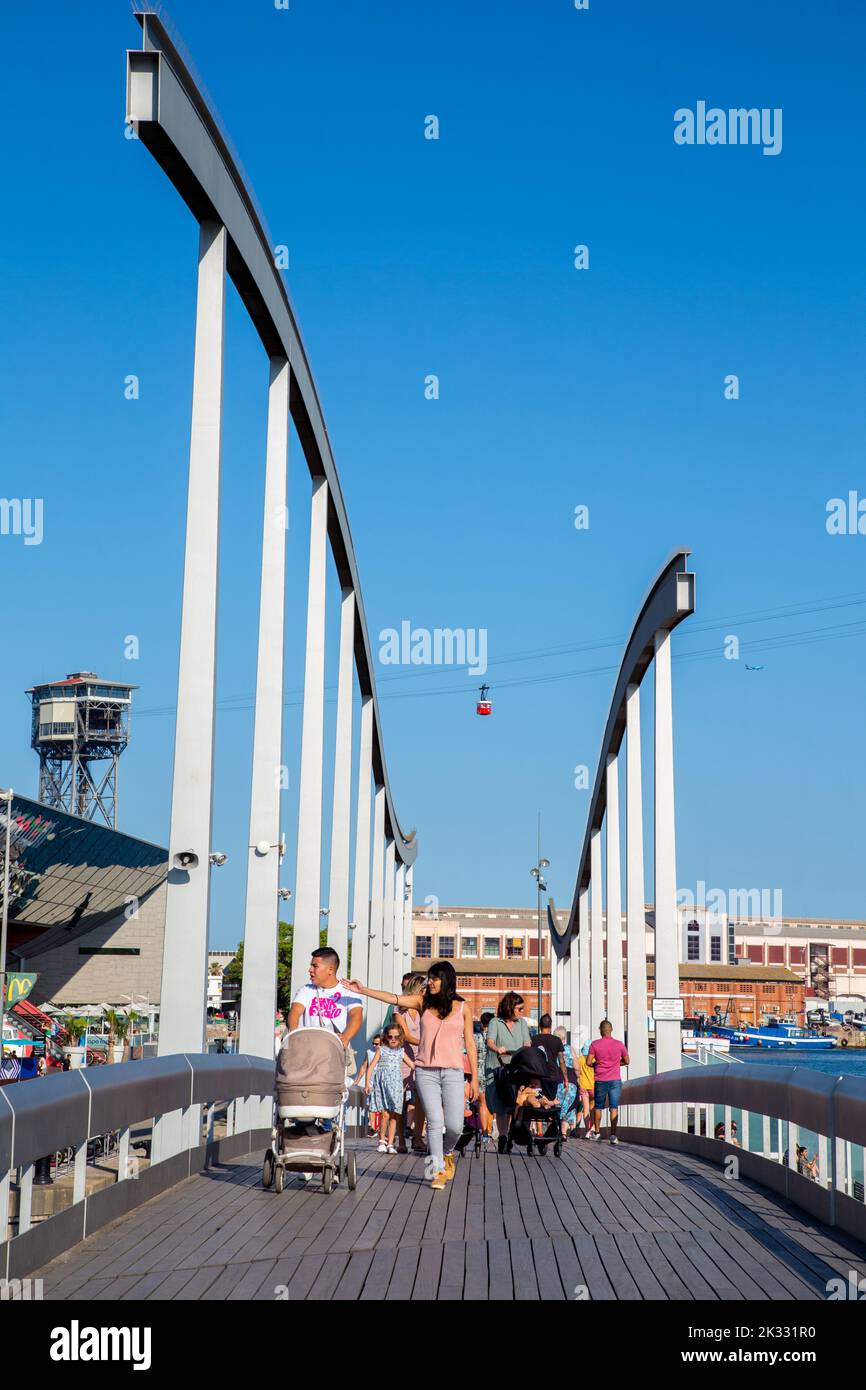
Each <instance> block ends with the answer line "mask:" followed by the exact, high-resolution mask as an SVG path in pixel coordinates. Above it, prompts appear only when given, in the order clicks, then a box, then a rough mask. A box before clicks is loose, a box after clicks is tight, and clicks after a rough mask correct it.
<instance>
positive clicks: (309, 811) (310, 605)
mask: <svg viewBox="0 0 866 1390" xmlns="http://www.w3.org/2000/svg"><path fill="white" fill-rule="evenodd" d="M327 528H328V484H327V482H326V480H325V479H324V478H315V479H314V480H313V495H312V504H311V508H310V557H309V573H308V581H307V644H306V655H305V659H304V708H303V715H302V719H301V767H300V774H299V783H300V790H299V796H298V846H297V861H296V870H295V910H294V938H293V948H292V995H293V996H294V994H295V993H296V991H297V990H299V989H300V988H301V986H302V985H304V984H306V983H307V979H308V977H307V971H308V968H309V964H310V955H311V953H312V952H313V951H314V950H316V948H317V947H318V945H319V922H320V909H321V907H322V899H321V891H322V888H321V885H322V778H323V762H322V760H323V756H324V739H325V621H326V615H325V599H326V587H327V565H326V561H327V537H328V529H327Z"/></svg>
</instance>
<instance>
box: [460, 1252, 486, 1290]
mask: <svg viewBox="0 0 866 1390" xmlns="http://www.w3.org/2000/svg"><path fill="white" fill-rule="evenodd" d="M464 1248H465V1250H466V1277H465V1280H464V1284H463V1298H464V1299H465V1300H466V1301H468V1302H486V1301H487V1246H486V1245H467V1246H465V1247H464Z"/></svg>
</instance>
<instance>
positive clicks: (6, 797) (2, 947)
mask: <svg viewBox="0 0 866 1390" xmlns="http://www.w3.org/2000/svg"><path fill="white" fill-rule="evenodd" d="M0 801H5V802H6V837H5V850H4V854H3V918H2V926H0V1065H2V1063H3V1027H4V1023H5V1020H6V937H7V933H8V930H9V848H10V842H11V838H12V788H11V787H9V789H8V790H5V791H4V790H3V789H0Z"/></svg>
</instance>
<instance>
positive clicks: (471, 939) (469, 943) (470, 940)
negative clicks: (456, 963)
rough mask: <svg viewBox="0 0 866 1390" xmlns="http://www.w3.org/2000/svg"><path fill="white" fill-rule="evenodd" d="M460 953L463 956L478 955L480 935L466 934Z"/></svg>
mask: <svg viewBox="0 0 866 1390" xmlns="http://www.w3.org/2000/svg"><path fill="white" fill-rule="evenodd" d="M460 954H461V956H477V955H478V937H477V936H464V938H463V941H462V943H461V946H460Z"/></svg>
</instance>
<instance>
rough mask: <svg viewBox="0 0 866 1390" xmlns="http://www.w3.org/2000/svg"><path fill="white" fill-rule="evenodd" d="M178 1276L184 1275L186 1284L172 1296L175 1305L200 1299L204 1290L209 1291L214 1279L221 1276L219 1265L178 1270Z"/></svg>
mask: <svg viewBox="0 0 866 1390" xmlns="http://www.w3.org/2000/svg"><path fill="white" fill-rule="evenodd" d="M177 1272H178V1274H181V1273H183V1274H185V1275H186V1276H187V1282H186V1283H185V1284H183V1285H182V1286H181V1288H179V1289H178V1290H177V1292H176V1293H175V1294H174V1301H175V1302H176V1303H193V1302H195V1301H196V1300H197V1299H200V1298H201V1297H202V1295H203V1293H204V1292H205V1290H206V1289H209V1288H210V1286H211V1284H212V1283H213V1282H214V1280H215V1279H217V1278H218V1277H219V1275H220V1274H222V1266H221V1265H207V1266H206V1267H205V1268H204V1269H197V1270H189V1269H186V1270H178V1271H177Z"/></svg>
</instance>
